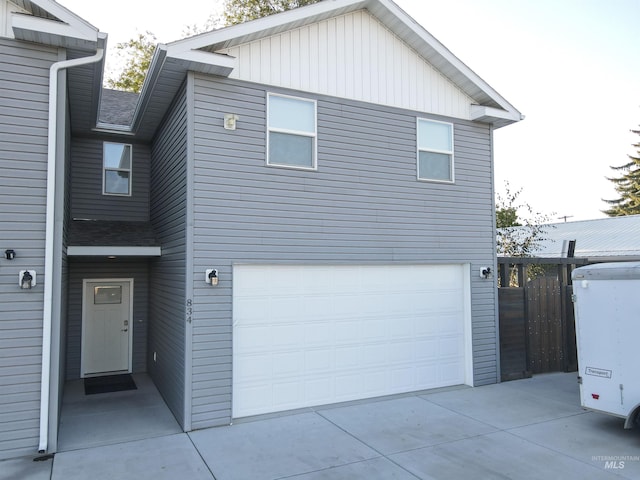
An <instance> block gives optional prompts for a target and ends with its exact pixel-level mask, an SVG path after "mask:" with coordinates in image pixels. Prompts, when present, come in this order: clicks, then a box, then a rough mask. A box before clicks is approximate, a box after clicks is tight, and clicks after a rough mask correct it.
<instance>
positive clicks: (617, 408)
mask: <svg viewBox="0 0 640 480" xmlns="http://www.w3.org/2000/svg"><path fill="white" fill-rule="evenodd" d="M572 278H573V292H574V297H573V300H574V308H575V317H576V340H577V344H578V368H579V370H578V371H579V381H580V401H581V404H582V406H583V407H584V408H587V409H589V410H594V411H599V412H603V413H607V414H610V415H615V416H617V417H621V418H624V419H626V422H625V428H630V427H632V426H633V425H634V423H635V424H636V425H637V424H638V422H640V417H639V412H640V377H639V376H638V366H639V365H640V350H638V339H640V262H621V263H601V264H597V265H588V266H585V267H580V268H577V269H575V270H574V271H573V274H572Z"/></svg>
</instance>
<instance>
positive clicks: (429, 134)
mask: <svg viewBox="0 0 640 480" xmlns="http://www.w3.org/2000/svg"><path fill="white" fill-rule="evenodd" d="M418 148H420V149H429V150H444V151H447V152H450V151H452V150H453V145H451V125H449V124H446V123H436V122H428V121H426V120H418Z"/></svg>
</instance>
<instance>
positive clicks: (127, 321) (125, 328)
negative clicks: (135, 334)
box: [120, 320, 129, 332]
mask: <svg viewBox="0 0 640 480" xmlns="http://www.w3.org/2000/svg"><path fill="white" fill-rule="evenodd" d="M120 331H121V332H128V331H129V320H125V321H124V328H123V329H122V330H120Z"/></svg>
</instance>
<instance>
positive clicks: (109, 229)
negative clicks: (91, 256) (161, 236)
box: [69, 220, 160, 247]
mask: <svg viewBox="0 0 640 480" xmlns="http://www.w3.org/2000/svg"><path fill="white" fill-rule="evenodd" d="M69 245H73V246H79V247H98V246H111V247H158V246H160V242H158V240H157V239H156V236H155V233H154V232H153V228H152V227H151V223H149V222H121V221H104V220H73V221H72V222H71V226H70V228H69Z"/></svg>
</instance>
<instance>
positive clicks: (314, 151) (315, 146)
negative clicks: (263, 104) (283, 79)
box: [265, 92, 318, 171]
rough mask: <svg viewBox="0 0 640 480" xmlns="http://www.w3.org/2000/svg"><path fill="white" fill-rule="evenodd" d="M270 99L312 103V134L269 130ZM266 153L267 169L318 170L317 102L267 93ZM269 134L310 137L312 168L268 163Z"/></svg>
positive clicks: (278, 129) (311, 99)
mask: <svg viewBox="0 0 640 480" xmlns="http://www.w3.org/2000/svg"><path fill="white" fill-rule="evenodd" d="M270 97H282V98H291V99H294V100H301V101H303V102H309V103H313V116H314V119H313V120H314V122H313V123H314V127H315V128H314V132H313V133H309V132H307V131H300V130H288V129H285V128H271V127H270V126H269V118H270V108H271V102H270V101H269V98H270ZM266 120H267V122H266V123H267V151H266V152H265V154H266V160H265V163H266V165H267V166H268V167H277V168H291V169H293V170H308V171H317V170H318V101H317V100H316V99H314V98H304V97H296V96H293V95H283V94H281V93H271V92H267V119H266ZM270 132H276V133H289V134H292V135H300V136H303V137H311V138H313V149H312V152H311V154H312V155H313V159H312V166H311V167H302V166H299V165H287V164H285V163H273V162H270V161H269V138H270V135H269V133H270Z"/></svg>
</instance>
